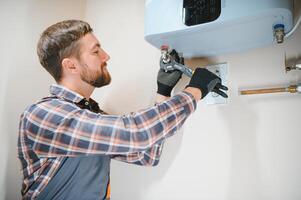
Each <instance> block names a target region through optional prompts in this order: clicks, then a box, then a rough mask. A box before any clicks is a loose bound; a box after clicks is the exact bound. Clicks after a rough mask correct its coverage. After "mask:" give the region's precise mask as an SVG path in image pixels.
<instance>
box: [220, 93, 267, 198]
mask: <svg viewBox="0 0 301 200" xmlns="http://www.w3.org/2000/svg"><path fill="white" fill-rule="evenodd" d="M229 96H230V97H234V99H233V98H232V100H231V101H235V104H232V105H228V106H226V107H221V108H220V109H219V112H220V115H221V116H224V117H223V119H224V120H225V124H226V125H227V127H228V130H227V131H226V132H228V133H229V134H230V135H229V137H230V141H231V161H230V172H229V180H230V181H229V186H228V187H229V188H228V199H229V200H232V199H237V198H242V197H243V198H244V199H246V200H251V199H257V200H260V199H262V196H261V194H262V191H261V188H262V181H261V178H260V176H261V175H260V171H259V169H260V164H259V160H258V152H257V139H256V132H257V130H256V127H257V124H258V118H257V116H256V112H254V111H252V108H250V105H247V104H246V103H244V102H243V101H242V100H240V99H239V98H235V96H236V95H233V91H232V95H231V92H230V95H229ZM229 113H231V114H229Z"/></svg>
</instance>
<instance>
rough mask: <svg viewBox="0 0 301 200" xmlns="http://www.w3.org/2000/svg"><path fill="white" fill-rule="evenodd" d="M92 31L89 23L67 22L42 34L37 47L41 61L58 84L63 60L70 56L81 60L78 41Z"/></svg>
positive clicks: (53, 26) (58, 24)
mask: <svg viewBox="0 0 301 200" xmlns="http://www.w3.org/2000/svg"><path fill="white" fill-rule="evenodd" d="M92 31H93V30H92V28H91V27H90V25H89V24H88V23H87V22H84V21H81V20H65V21H61V22H58V23H56V24H53V25H51V26H50V27H48V28H47V29H46V30H45V31H44V32H43V33H42V35H41V37H40V39H39V42H38V46H37V53H38V56H39V60H40V63H41V65H42V66H43V67H44V68H45V69H46V70H47V71H48V72H49V73H50V74H51V75H52V76H53V78H54V79H55V80H56V81H57V82H58V81H60V79H61V77H62V66H61V65H62V60H63V59H64V58H67V57H70V56H75V57H76V58H79V55H80V45H79V42H78V40H79V39H80V38H81V37H83V36H84V35H86V34H87V33H90V32H92Z"/></svg>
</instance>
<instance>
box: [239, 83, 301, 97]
mask: <svg viewBox="0 0 301 200" xmlns="http://www.w3.org/2000/svg"><path fill="white" fill-rule="evenodd" d="M279 92H289V93H301V85H299V86H297V85H291V86H289V87H279V88H266V89H256V90H242V91H240V94H241V95H251V94H268V93H279Z"/></svg>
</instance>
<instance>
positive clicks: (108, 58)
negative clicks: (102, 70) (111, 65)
mask: <svg viewBox="0 0 301 200" xmlns="http://www.w3.org/2000/svg"><path fill="white" fill-rule="evenodd" d="M101 50H102V54H101V59H102V61H103V62H107V61H108V60H110V56H109V54H108V53H107V52H106V51H105V50H103V49H101Z"/></svg>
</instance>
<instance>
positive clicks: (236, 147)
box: [0, 0, 301, 200]
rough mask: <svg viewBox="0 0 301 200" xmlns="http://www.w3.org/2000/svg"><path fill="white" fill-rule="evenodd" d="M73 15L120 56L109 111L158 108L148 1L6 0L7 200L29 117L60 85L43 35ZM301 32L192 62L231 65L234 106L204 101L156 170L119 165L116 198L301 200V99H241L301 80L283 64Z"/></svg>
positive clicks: (113, 66) (0, 7)
mask: <svg viewBox="0 0 301 200" xmlns="http://www.w3.org/2000/svg"><path fill="white" fill-rule="evenodd" d="M67 18H83V19H86V20H87V21H88V22H90V24H91V25H92V26H93V27H94V30H95V34H96V35H97V36H98V38H99V40H100V42H101V44H102V46H103V47H104V48H105V49H106V50H107V51H108V53H109V54H110V56H111V60H110V61H109V62H108V69H109V70H110V72H111V75H112V78H113V79H112V84H111V85H110V86H107V87H105V88H102V89H97V90H96V91H95V93H94V98H95V99H97V100H98V101H99V102H100V104H101V105H102V107H103V108H104V109H105V110H106V111H108V112H110V113H112V114H124V113H129V112H131V111H135V110H138V109H140V108H144V107H146V106H149V105H151V104H152V103H153V99H154V96H155V91H156V73H157V70H158V59H159V56H160V52H159V51H158V50H156V49H155V48H153V47H152V46H150V45H149V44H147V43H146V42H145V41H144V39H143V28H144V27H143V25H144V24H143V20H144V19H143V18H144V1H141V0H127V1H121V0H110V1H109V0H107V1H104V0H103V1H100V0H87V2H86V1H72V0H68V1H66V0H64V1H59V0H56V1H39V0H26V1H5V0H0V25H1V33H0V34H1V37H0V44H1V45H2V47H1V48H0V59H1V62H2V66H1V73H0V92H1V94H2V95H1V97H0V113H1V115H0V131H1V135H2V137H1V145H0V159H1V164H0V199H18V198H19V197H20V195H19V193H20V186H21V185H20V184H21V174H20V172H19V161H18V160H17V158H16V141H17V128H18V120H19V115H20V113H21V112H22V111H23V109H24V108H25V107H26V106H27V105H29V104H31V103H32V102H34V101H36V100H37V99H39V98H41V97H43V96H45V95H47V93H48V86H49V84H51V83H53V80H52V79H51V77H50V76H49V75H48V74H47V72H46V71H45V70H44V69H42V67H41V66H40V65H39V63H38V60H37V56H36V49H35V48H36V43H37V40H38V37H39V34H40V33H41V32H42V30H44V29H45V28H46V27H47V26H48V25H50V24H52V23H55V22H57V21H60V20H62V19H67ZM300 35H301V27H299V29H298V31H297V32H296V33H295V34H294V35H293V37H292V38H290V39H289V40H288V41H286V42H285V44H283V45H280V46H278V45H271V46H269V47H265V48H261V49H255V50H252V51H249V52H245V53H240V54H233V55H226V56H221V57H215V58H207V59H201V58H200V59H194V60H189V61H187V64H188V65H190V66H192V67H195V66H201V65H204V64H208V63H214V62H228V65H229V76H228V83H229V84H228V86H229V88H230V98H229V101H228V104H227V105H223V106H206V105H205V104H204V103H203V102H200V103H198V109H197V111H196V112H195V113H194V114H193V115H192V116H191V117H190V118H189V119H188V120H187V122H186V124H185V125H184V127H183V129H182V130H181V131H180V133H179V134H178V135H176V136H174V137H173V138H170V139H169V140H168V141H167V142H166V144H165V148H164V151H163V155H162V159H161V162H160V164H159V166H157V167H155V168H146V167H139V166H133V165H128V164H124V163H121V162H116V161H113V162H112V171H111V177H112V199H116V200H119V199H133V200H153V199H162V200H163V199H164V200H166V199H173V200H174V199H195V200H196V199H198V200H200V199H203V200H205V199H206V200H207V199H212V200H221V199H225V200H236V199H244V200H249V199H250V200H251V199H252V200H254V199H256V200H261V199H262V200H272V199H273V200H275V199H276V200H277V199H279V200H280V199H289V200H297V199H301V192H300V189H299V188H300V186H301V175H300V172H299V171H300V169H301V158H300V155H299V152H301V145H300V143H301V134H300V130H299V127H298V122H300V120H299V119H300V111H301V106H300V103H301V101H300V100H301V96H300V95H291V94H273V95H258V96H239V95H238V89H240V88H249V87H261V86H278V85H286V84H290V83H300V82H301V73H300V72H290V73H288V74H285V72H284V68H283V65H284V53H285V52H286V55H287V56H288V57H292V56H297V55H301V37H300ZM187 82H188V79H186V78H183V80H181V82H180V84H179V85H178V86H177V88H176V89H177V91H179V90H181V89H182V88H184V87H185V85H186V84H187Z"/></svg>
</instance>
